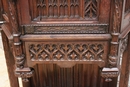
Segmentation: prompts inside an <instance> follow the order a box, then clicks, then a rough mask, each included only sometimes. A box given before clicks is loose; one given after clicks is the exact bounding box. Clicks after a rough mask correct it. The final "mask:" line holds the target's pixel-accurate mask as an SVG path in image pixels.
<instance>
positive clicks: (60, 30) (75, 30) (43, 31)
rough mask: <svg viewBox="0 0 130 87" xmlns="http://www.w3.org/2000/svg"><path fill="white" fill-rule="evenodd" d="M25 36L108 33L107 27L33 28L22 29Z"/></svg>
mask: <svg viewBox="0 0 130 87" xmlns="http://www.w3.org/2000/svg"><path fill="white" fill-rule="evenodd" d="M24 31H25V34H32V33H34V34H50V33H51V34H55V33H56V34H58V33H60V34H61V33H80V34H84V33H93V34H95V33H96V34H97V33H101V34H104V33H105V34H106V33H108V26H84V27H83V26H82V27H78V26H77V27H33V26H30V27H29V26H27V27H25V28H24Z"/></svg>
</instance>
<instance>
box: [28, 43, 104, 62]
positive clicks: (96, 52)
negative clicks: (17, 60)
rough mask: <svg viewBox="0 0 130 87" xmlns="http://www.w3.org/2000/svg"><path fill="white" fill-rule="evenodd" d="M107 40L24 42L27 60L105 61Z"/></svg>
mask: <svg viewBox="0 0 130 87" xmlns="http://www.w3.org/2000/svg"><path fill="white" fill-rule="evenodd" d="M106 46H107V42H75V43H73V42H71V43H70V42H68V43H66V42H50V43H49V42H38V43H35V42H26V52H27V56H28V60H29V61H31V62H47V61H48V62H49V61H54V62H56V61H57V62H58V61H62V62H63V61H68V62H71V61H79V62H85V61H86V62H87V61H91V62H92V61H93V62H95V61H96V62H97V61H98V62H104V63H105V61H106V54H107V50H105V49H107V47H106Z"/></svg>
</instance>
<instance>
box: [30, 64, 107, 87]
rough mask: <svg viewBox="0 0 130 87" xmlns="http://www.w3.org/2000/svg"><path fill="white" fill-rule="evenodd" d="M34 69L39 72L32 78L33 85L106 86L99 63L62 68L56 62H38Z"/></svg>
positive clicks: (64, 86)
mask: <svg viewBox="0 0 130 87" xmlns="http://www.w3.org/2000/svg"><path fill="white" fill-rule="evenodd" d="M34 69H35V70H37V72H36V73H35V75H34V76H33V78H31V83H32V85H33V86H32V87H105V82H104V81H102V82H101V77H100V70H99V67H98V66H97V65H92V64H90V65H88V64H77V65H75V66H74V67H71V68H61V67H59V66H57V65H56V64H38V65H36V66H35V67H34ZM100 83H102V84H100ZM103 83H104V84H103Z"/></svg>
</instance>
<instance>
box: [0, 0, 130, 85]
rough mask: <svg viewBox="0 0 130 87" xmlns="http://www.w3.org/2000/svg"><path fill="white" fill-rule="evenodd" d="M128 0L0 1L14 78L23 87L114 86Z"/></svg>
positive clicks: (124, 40) (124, 37)
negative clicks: (12, 60) (18, 78)
mask: <svg viewBox="0 0 130 87" xmlns="http://www.w3.org/2000/svg"><path fill="white" fill-rule="evenodd" d="M128 1H129V0H2V4H3V9H4V11H3V18H4V20H5V21H6V23H4V24H3V25H2V29H3V31H4V32H5V34H6V36H7V38H8V40H9V42H10V43H11V44H12V53H13V56H14V58H15V75H16V76H18V77H21V78H22V80H23V85H24V87H47V86H48V87H116V85H117V84H116V83H117V77H118V76H119V73H120V65H119V62H120V58H122V55H123V53H124V51H125V49H126V47H127V45H126V43H127V35H128V33H129V31H130V29H129V26H128V25H129V17H130V16H129V3H127V2H128ZM127 51H128V50H127ZM124 54H125V55H124V57H126V56H127V55H126V52H125V53H124ZM123 59H124V58H123ZM124 61H126V60H124ZM124 61H123V63H122V66H126V65H125V64H124ZM122 68H123V67H122ZM122 70H126V68H123V69H122ZM122 70H121V72H122V73H126V72H125V71H122ZM122 75H123V74H122ZM121 78H123V77H121ZM25 82H27V83H25ZM121 84H122V85H124V83H121ZM122 87H123V86H122Z"/></svg>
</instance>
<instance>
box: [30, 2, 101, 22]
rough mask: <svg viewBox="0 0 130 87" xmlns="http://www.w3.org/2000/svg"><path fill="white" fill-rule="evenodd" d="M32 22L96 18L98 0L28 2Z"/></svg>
mask: <svg viewBox="0 0 130 87" xmlns="http://www.w3.org/2000/svg"><path fill="white" fill-rule="evenodd" d="M29 7H30V10H31V11H30V12H31V17H32V20H33V19H34V20H40V21H41V20H46V19H47V20H48V19H59V20H60V19H65V20H73V19H76V20H92V19H97V18H98V16H99V15H98V10H99V0H29Z"/></svg>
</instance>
